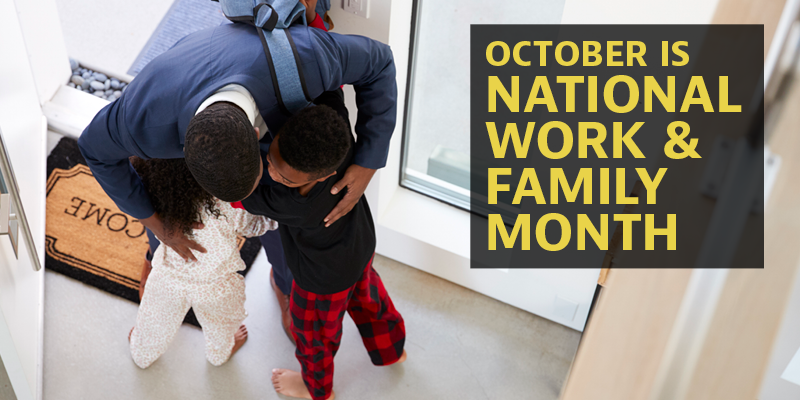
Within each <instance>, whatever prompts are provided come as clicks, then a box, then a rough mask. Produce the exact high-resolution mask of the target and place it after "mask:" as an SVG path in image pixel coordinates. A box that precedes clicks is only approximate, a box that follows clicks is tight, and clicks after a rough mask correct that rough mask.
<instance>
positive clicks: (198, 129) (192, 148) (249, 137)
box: [183, 102, 262, 202]
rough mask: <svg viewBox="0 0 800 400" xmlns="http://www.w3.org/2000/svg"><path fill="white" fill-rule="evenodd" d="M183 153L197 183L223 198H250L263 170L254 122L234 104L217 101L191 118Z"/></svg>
mask: <svg viewBox="0 0 800 400" xmlns="http://www.w3.org/2000/svg"><path fill="white" fill-rule="evenodd" d="M183 153H184V157H185V158H186V165H187V166H188V167H189V170H190V171H191V172H192V175H193V176H194V178H195V179H196V180H197V183H199V184H200V186H202V187H203V188H204V189H206V191H208V192H209V193H211V194H212V195H214V196H216V197H217V198H219V199H220V200H223V201H227V202H233V201H239V200H242V199H244V198H245V197H247V195H248V194H250V192H251V191H252V190H253V186H254V185H255V183H256V179H257V178H258V174H259V173H261V168H262V167H261V161H260V160H261V154H260V152H259V149H258V138H257V137H256V134H255V131H254V129H253V125H252V124H251V123H250V120H249V119H248V118H247V114H245V112H244V111H243V110H242V109H241V108H239V107H237V106H235V105H233V104H232V103H228V102H218V103H214V104H212V105H211V106H209V107H208V108H206V109H205V110H203V111H202V112H200V113H199V114H197V115H195V116H194V117H193V118H192V120H191V121H190V122H189V127H188V128H187V129H186V140H185V143H184V149H183Z"/></svg>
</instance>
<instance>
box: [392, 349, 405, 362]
mask: <svg viewBox="0 0 800 400" xmlns="http://www.w3.org/2000/svg"><path fill="white" fill-rule="evenodd" d="M406 358H408V355H406V350H405V349H403V355H401V356H400V358H398V359H397V361H395V364H402V363H403V362H405V361H406Z"/></svg>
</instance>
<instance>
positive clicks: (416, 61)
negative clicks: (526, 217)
mask: <svg viewBox="0 0 800 400" xmlns="http://www.w3.org/2000/svg"><path fill="white" fill-rule="evenodd" d="M563 8H564V1H563V0H559V1H544V0H509V1H502V2H487V1H485V0H480V1H479V0H464V1H458V2H444V1H435V0H419V1H417V3H416V9H415V15H414V26H415V32H414V34H413V35H414V36H413V38H412V43H413V44H412V49H411V52H412V56H411V57H412V59H411V63H410V65H409V68H410V79H409V92H408V93H409V94H408V96H407V98H406V121H405V132H404V143H403V146H404V153H403V154H404V155H403V165H402V168H401V171H402V172H401V181H400V184H401V185H403V186H404V187H407V188H409V189H412V190H415V191H418V192H421V193H423V194H426V195H429V196H432V197H434V198H436V199H439V200H442V201H445V202H448V203H450V204H453V205H455V206H457V207H460V208H464V209H469V40H468V39H467V38H469V35H470V24H500V23H502V24H558V23H559V22H560V21H561V13H562V11H563ZM512 213H513V212H512Z"/></svg>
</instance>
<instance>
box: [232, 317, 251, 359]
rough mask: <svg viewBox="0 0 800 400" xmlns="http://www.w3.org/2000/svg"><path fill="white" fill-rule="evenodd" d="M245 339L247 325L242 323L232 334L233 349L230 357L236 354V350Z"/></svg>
mask: <svg viewBox="0 0 800 400" xmlns="http://www.w3.org/2000/svg"><path fill="white" fill-rule="evenodd" d="M246 341H247V327H246V326H244V324H242V326H240V327H239V330H237V331H236V333H234V334H233V349H232V350H231V357H233V355H234V354H236V351H237V350H239V348H240V347H242V345H243V344H244V342H246Z"/></svg>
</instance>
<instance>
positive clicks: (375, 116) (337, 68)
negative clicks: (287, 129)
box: [309, 29, 397, 169]
mask: <svg viewBox="0 0 800 400" xmlns="http://www.w3.org/2000/svg"><path fill="white" fill-rule="evenodd" d="M309 35H310V38H311V41H312V46H314V53H315V56H316V58H317V65H318V66H319V74H320V75H321V77H322V84H323V87H324V88H325V90H336V89H337V88H339V87H340V86H341V85H345V84H350V85H353V88H354V89H355V92H356V105H357V106H358V118H357V121H356V126H355V131H356V136H357V142H356V153H355V160H354V161H355V163H356V164H358V165H360V166H362V167H366V168H372V169H378V168H382V167H384V166H385V165H386V158H387V157H388V154H389V142H390V140H391V138H392V133H393V132H394V128H395V123H396V119H397V83H396V82H395V66H394V58H393V56H392V51H391V49H390V48H389V46H387V45H385V44H383V43H380V42H378V41H375V40H372V39H369V38H366V37H363V36H357V35H339V34H336V33H329V32H323V31H321V30H319V29H309Z"/></svg>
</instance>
